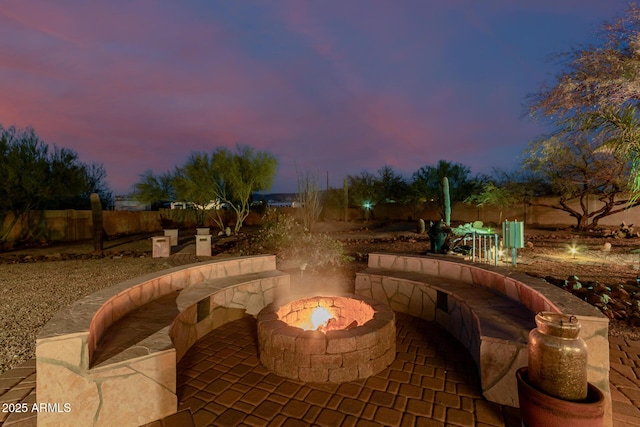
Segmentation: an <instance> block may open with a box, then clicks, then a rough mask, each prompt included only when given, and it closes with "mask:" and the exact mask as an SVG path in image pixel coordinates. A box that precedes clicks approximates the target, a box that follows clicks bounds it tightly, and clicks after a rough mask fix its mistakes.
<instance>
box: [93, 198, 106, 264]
mask: <svg viewBox="0 0 640 427" xmlns="http://www.w3.org/2000/svg"><path fill="white" fill-rule="evenodd" d="M90 200H91V219H92V220H93V250H94V252H96V253H100V252H102V249H103V240H104V239H103V229H102V203H100V196H98V195H97V194H96V193H92V194H91V197H90Z"/></svg>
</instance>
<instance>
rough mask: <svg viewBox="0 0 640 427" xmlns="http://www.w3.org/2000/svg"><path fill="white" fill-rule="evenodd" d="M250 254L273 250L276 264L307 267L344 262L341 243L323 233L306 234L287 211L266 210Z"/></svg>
mask: <svg viewBox="0 0 640 427" xmlns="http://www.w3.org/2000/svg"><path fill="white" fill-rule="evenodd" d="M251 252H252V253H256V254H257V253H265V252H267V253H273V254H275V255H276V257H277V260H278V261H279V262H280V263H286V264H291V265H292V266H297V267H300V268H302V267H303V266H305V267H307V268H308V269H311V270H314V269H315V270H319V269H330V270H331V269H337V268H340V267H342V266H343V265H344V263H345V262H346V261H347V257H346V256H345V255H344V249H343V247H342V243H341V242H339V241H338V240H336V239H333V238H332V237H330V236H329V235H327V234H324V233H310V232H309V231H308V230H307V229H305V228H304V227H303V226H302V225H301V224H299V223H298V222H296V220H295V219H294V218H293V217H292V216H291V215H288V214H285V213H281V212H278V211H277V210H275V209H269V210H267V213H266V214H265V215H264V217H263V221H262V228H261V229H260V231H259V232H258V233H257V235H256V237H255V240H254V241H253V243H252V245H251Z"/></svg>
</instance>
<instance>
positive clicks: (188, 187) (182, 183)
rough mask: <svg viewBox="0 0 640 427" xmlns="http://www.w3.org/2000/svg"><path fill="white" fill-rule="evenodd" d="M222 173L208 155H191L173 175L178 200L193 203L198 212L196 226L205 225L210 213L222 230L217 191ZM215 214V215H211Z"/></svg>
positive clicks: (222, 224)
mask: <svg viewBox="0 0 640 427" xmlns="http://www.w3.org/2000/svg"><path fill="white" fill-rule="evenodd" d="M221 181H222V174H221V171H219V170H216V166H215V165H214V163H213V158H212V157H211V156H209V154H207V153H191V155H190V156H189V158H188V159H187V161H186V162H185V164H184V165H182V166H181V167H179V168H176V170H175V172H174V173H173V180H172V185H173V188H175V193H176V199H177V200H179V201H182V202H191V203H192V206H193V208H194V209H195V212H196V225H197V226H202V225H204V221H205V218H206V216H207V214H208V213H209V214H210V216H211V217H212V218H213V219H214V221H215V223H216V225H218V227H220V229H221V230H222V229H224V221H223V220H222V218H221V216H220V211H219V209H218V208H219V202H218V201H219V198H220V195H219V194H218V192H217V189H218V188H219V187H220V186H221V185H222V184H221ZM211 213H213V215H211Z"/></svg>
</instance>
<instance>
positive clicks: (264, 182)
mask: <svg viewBox="0 0 640 427" xmlns="http://www.w3.org/2000/svg"><path fill="white" fill-rule="evenodd" d="M277 165H278V161H277V159H276V158H275V157H274V156H273V155H272V154H270V153H268V152H266V151H255V150H254V149H253V148H252V147H249V146H244V145H238V146H236V152H235V153H234V152H232V151H230V150H229V149H227V148H218V149H216V150H214V151H213V152H212V153H211V154H207V153H192V154H191V156H190V157H189V159H188V160H187V161H186V162H185V164H184V165H182V166H181V167H176V169H175V171H174V172H172V173H171V172H168V173H165V174H163V175H158V176H156V175H154V174H153V173H152V172H151V171H147V172H145V173H144V174H143V175H142V176H141V180H140V182H138V183H137V184H136V185H135V191H136V195H137V196H138V197H139V199H140V200H141V201H143V202H147V203H152V202H155V201H158V200H179V201H183V202H191V203H193V205H194V207H195V208H196V209H198V210H199V212H200V213H199V216H200V219H201V220H203V218H204V217H203V215H204V214H205V213H208V214H212V218H213V219H214V221H215V222H216V224H217V225H218V226H219V227H220V228H224V222H223V220H222V218H221V217H220V215H219V209H218V208H219V206H220V205H221V204H226V205H227V206H228V207H229V208H230V209H232V210H233V211H234V212H235V214H236V224H235V229H234V231H235V233H238V231H239V230H240V228H241V227H242V223H243V222H244V220H245V219H246V217H247V215H249V207H250V203H251V195H252V193H254V192H256V191H260V190H268V189H269V188H270V187H271V184H272V183H273V178H274V177H275V174H276V168H277Z"/></svg>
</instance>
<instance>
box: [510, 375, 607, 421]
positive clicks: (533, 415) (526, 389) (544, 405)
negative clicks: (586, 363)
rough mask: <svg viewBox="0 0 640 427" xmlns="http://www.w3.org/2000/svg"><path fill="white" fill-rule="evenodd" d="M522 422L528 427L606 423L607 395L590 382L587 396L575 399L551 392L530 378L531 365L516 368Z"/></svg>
mask: <svg viewBox="0 0 640 427" xmlns="http://www.w3.org/2000/svg"><path fill="white" fill-rule="evenodd" d="M516 378H517V381H518V400H519V402H520V414H521V415H522V424H523V425H524V426H526V427H536V426H544V427H602V426H603V425H604V405H605V402H604V395H603V394H602V392H601V391H600V390H599V389H598V388H597V387H596V386H594V385H593V384H590V383H589V384H588V392H587V398H586V399H584V400H583V401H580V402H573V401H568V400H563V399H559V398H557V397H553V396H550V395H548V394H546V393H544V392H542V391H540V390H537V389H535V388H534V387H533V386H532V385H531V383H530V382H529V376H528V368H527V367H524V368H520V369H518V371H517V372H516Z"/></svg>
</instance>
